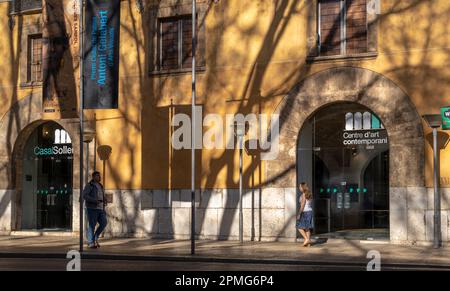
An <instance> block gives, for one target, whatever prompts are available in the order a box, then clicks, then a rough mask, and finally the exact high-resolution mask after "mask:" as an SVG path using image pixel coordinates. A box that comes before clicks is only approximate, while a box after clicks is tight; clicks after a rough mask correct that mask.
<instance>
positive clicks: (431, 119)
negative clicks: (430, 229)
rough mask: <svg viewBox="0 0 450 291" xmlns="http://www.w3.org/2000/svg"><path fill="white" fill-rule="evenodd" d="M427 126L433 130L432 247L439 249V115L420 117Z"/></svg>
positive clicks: (440, 121) (440, 123)
mask: <svg viewBox="0 0 450 291" xmlns="http://www.w3.org/2000/svg"><path fill="white" fill-rule="evenodd" d="M422 117H423V119H424V120H425V121H426V122H427V124H428V126H429V127H430V128H432V129H433V184H434V236H433V237H434V238H433V247H434V248H439V247H440V244H441V197H440V193H439V159H438V154H439V152H438V150H439V149H438V144H437V136H438V135H437V133H438V132H437V129H438V128H439V127H441V125H442V119H441V115H439V114H426V115H424V116H422Z"/></svg>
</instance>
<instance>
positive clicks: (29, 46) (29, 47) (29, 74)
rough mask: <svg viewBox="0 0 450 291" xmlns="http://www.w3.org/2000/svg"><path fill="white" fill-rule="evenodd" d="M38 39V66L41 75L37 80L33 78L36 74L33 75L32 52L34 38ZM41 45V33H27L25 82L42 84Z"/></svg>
mask: <svg viewBox="0 0 450 291" xmlns="http://www.w3.org/2000/svg"><path fill="white" fill-rule="evenodd" d="M37 39H40V41H41V56H40V58H41V59H40V66H41V76H40V78H39V80H34V79H35V78H36V76H34V77H33V65H34V64H33V63H32V62H33V53H34V46H33V43H34V40H37ZM42 45H43V37H42V33H38V34H29V35H28V44H27V50H28V52H27V83H29V84H30V83H31V84H42V80H43V70H42V67H43V66H42V61H43V54H42Z"/></svg>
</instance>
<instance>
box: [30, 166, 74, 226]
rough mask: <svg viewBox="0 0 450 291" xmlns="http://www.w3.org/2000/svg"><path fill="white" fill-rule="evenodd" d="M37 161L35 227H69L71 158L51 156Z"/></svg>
mask: <svg viewBox="0 0 450 291" xmlns="http://www.w3.org/2000/svg"><path fill="white" fill-rule="evenodd" d="M37 162H38V183H37V184H38V187H37V191H36V193H37V229H70V228H71V216H72V203H71V202H72V183H71V181H72V159H71V158H69V157H64V158H54V157H51V158H43V159H39V160H38V161H37Z"/></svg>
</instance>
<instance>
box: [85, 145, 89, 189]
mask: <svg viewBox="0 0 450 291" xmlns="http://www.w3.org/2000/svg"><path fill="white" fill-rule="evenodd" d="M85 144H86V177H85V179H86V180H85V181H84V183H86V184H87V183H89V143H88V142H86V143H85Z"/></svg>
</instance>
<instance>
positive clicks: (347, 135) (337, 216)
mask: <svg viewBox="0 0 450 291" xmlns="http://www.w3.org/2000/svg"><path fill="white" fill-rule="evenodd" d="M308 122H309V125H307V126H305V128H306V129H309V130H307V131H308V132H303V133H302V134H301V138H304V139H308V136H309V138H310V139H311V142H310V143H308V144H310V145H311V147H312V151H310V154H311V155H312V158H309V157H308V153H307V150H299V155H300V156H299V159H300V167H302V165H303V166H304V167H306V168H308V167H310V168H311V171H312V173H313V174H312V175H311V179H310V181H309V183H311V184H312V189H313V193H314V210H315V214H314V227H315V229H314V232H315V234H316V235H317V234H318V235H324V236H328V237H330V236H332V237H348V238H361V239H363V238H368V237H373V238H375V237H383V238H384V237H386V236H388V235H389V234H388V228H389V145H388V139H387V132H386V130H385V129H384V128H383V126H382V124H381V122H380V120H379V119H378V117H377V116H376V115H375V114H374V113H373V112H371V111H370V110H368V109H367V108H365V107H363V106H361V105H359V104H355V103H339V104H336V105H331V106H329V107H326V108H324V109H322V110H319V111H318V112H317V113H316V114H315V115H314V116H313V117H312V118H311V119H310V120H309V121H308ZM303 144H305V143H304V142H303ZM302 159H303V163H302ZM309 160H311V162H308V163H305V161H309ZM309 165H310V166H309ZM302 171H305V169H302Z"/></svg>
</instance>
